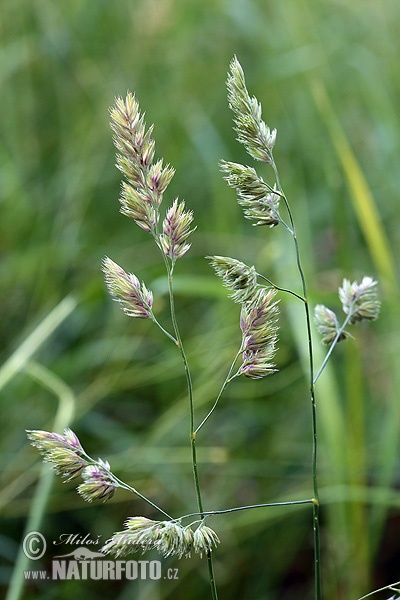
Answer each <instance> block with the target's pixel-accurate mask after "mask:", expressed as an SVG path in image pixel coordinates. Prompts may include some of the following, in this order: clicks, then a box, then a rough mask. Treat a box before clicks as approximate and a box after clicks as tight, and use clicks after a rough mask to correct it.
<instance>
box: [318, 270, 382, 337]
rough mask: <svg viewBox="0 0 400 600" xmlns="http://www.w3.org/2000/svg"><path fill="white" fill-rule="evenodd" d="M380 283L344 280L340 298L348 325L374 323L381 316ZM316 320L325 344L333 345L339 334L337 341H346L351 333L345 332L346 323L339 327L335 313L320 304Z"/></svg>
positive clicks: (367, 279)
mask: <svg viewBox="0 0 400 600" xmlns="http://www.w3.org/2000/svg"><path fill="white" fill-rule="evenodd" d="M377 285H378V283H377V282H376V281H374V280H373V279H372V277H368V276H366V277H363V279H362V281H361V283H357V281H353V283H350V281H349V280H348V279H343V284H342V287H340V288H339V298H340V301H341V303H342V309H343V312H344V313H345V314H346V315H347V318H346V323H358V322H359V321H364V320H366V321H374V320H375V319H377V318H378V316H379V311H380V307H381V304H380V302H379V300H378V292H377ZM314 319H315V323H316V326H317V330H318V332H319V333H320V334H321V335H322V343H323V344H331V343H332V342H333V341H334V340H335V339H336V337H337V335H338V334H339V337H338V339H337V341H341V340H344V339H345V338H347V337H348V336H349V333H348V332H347V331H345V330H344V327H343V326H344V325H345V323H344V324H343V325H342V326H341V327H339V323H338V320H337V317H336V315H335V313H334V312H333V311H332V310H330V309H329V308H326V306H323V305H322V304H318V305H317V306H316V307H315V313H314Z"/></svg>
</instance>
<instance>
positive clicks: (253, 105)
mask: <svg viewBox="0 0 400 600" xmlns="http://www.w3.org/2000/svg"><path fill="white" fill-rule="evenodd" d="M227 88H228V101H229V107H230V108H231V109H232V111H233V113H234V121H235V130H236V132H237V134H238V137H237V139H238V141H239V142H240V143H241V144H243V145H244V146H245V148H246V150H247V152H248V153H249V154H250V156H252V157H253V158H254V159H256V160H261V161H263V162H265V163H270V162H271V152H272V149H273V147H274V145H275V140H276V129H274V130H273V131H271V130H270V129H269V127H268V126H267V125H266V124H265V123H264V121H263V120H262V118H261V104H259V102H258V101H257V98H255V97H254V96H253V97H252V98H250V96H249V93H248V91H247V88H246V82H245V78H244V73H243V69H242V67H241V65H240V63H239V61H238V59H237V58H236V56H235V57H234V58H233V59H232V61H231V64H230V73H229V75H228V80H227Z"/></svg>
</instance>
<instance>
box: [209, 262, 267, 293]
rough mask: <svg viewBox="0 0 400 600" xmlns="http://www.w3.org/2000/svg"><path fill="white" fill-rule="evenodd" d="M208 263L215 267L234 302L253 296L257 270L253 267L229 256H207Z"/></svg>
mask: <svg viewBox="0 0 400 600" xmlns="http://www.w3.org/2000/svg"><path fill="white" fill-rule="evenodd" d="M207 258H210V259H211V260H210V264H211V266H212V267H213V268H214V269H215V272H216V274H217V275H218V277H221V279H222V283H223V284H224V286H225V287H226V288H228V290H231V291H232V292H233V293H232V294H230V297H231V298H232V299H233V300H234V301H235V302H239V303H241V302H246V301H247V300H249V299H251V298H252V297H253V296H254V293H255V290H256V287H257V272H256V269H255V267H254V266H253V267H248V266H247V265H245V264H244V263H242V262H240V260H236V259H235V258H230V257H229V256H208V257H207Z"/></svg>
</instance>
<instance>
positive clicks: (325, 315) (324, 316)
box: [314, 304, 349, 345]
mask: <svg viewBox="0 0 400 600" xmlns="http://www.w3.org/2000/svg"><path fill="white" fill-rule="evenodd" d="M314 320H315V324H316V327H317V331H318V333H320V334H321V336H322V339H321V341H322V343H323V344H326V345H330V344H331V343H332V342H333V341H334V339H335V338H336V336H337V334H338V332H339V329H340V328H339V323H338V320H337V317H336V315H335V313H334V312H333V311H332V310H330V309H329V308H327V307H326V306H324V305H323V304H317V306H316V307H315V311H314ZM348 335H349V334H348V333H347V332H346V331H342V333H341V334H340V336H339V338H338V342H340V341H341V340H344V339H346V338H347V337H348Z"/></svg>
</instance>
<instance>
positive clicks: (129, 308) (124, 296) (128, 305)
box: [103, 256, 153, 319]
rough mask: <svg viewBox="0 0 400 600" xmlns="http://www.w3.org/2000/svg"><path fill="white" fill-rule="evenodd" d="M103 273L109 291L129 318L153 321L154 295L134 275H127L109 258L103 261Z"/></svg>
mask: <svg viewBox="0 0 400 600" xmlns="http://www.w3.org/2000/svg"><path fill="white" fill-rule="evenodd" d="M103 272H104V277H105V281H106V284H107V288H108V291H109V293H110V295H111V297H112V298H113V300H115V301H116V302H119V303H120V305H121V308H122V310H123V311H124V313H125V314H127V315H128V316H129V317H137V318H139V319H149V318H150V319H152V318H153V312H152V305H153V294H152V293H151V292H150V291H149V290H148V289H147V288H146V286H145V284H144V283H142V284H140V282H139V280H138V278H137V277H136V276H135V275H134V274H133V273H126V272H125V271H124V270H123V269H122V268H121V267H120V266H119V265H117V263H115V262H114V261H112V260H111V259H110V258H108V257H107V256H106V257H105V259H104V261H103Z"/></svg>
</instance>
